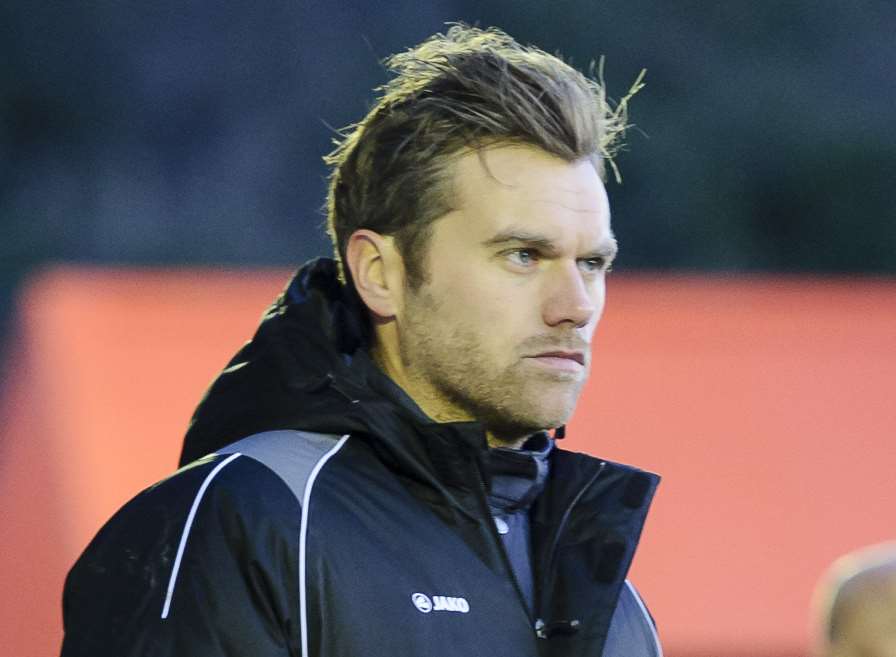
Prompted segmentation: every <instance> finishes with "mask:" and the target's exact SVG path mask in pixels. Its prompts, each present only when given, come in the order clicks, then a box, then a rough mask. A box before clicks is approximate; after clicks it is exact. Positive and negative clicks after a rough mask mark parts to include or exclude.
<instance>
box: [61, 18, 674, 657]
mask: <svg viewBox="0 0 896 657" xmlns="http://www.w3.org/2000/svg"><path fill="white" fill-rule="evenodd" d="M389 64H390V66H391V67H392V68H393V69H394V70H395V71H396V73H397V77H396V78H395V80H394V81H393V82H391V83H390V84H389V85H388V86H387V87H385V89H384V90H383V95H382V98H380V100H379V102H378V103H377V104H376V106H375V107H374V108H373V109H372V110H371V111H370V113H369V114H368V115H367V116H366V117H365V118H364V119H363V120H362V121H361V122H360V123H359V124H357V125H356V126H354V127H353V128H352V129H351V130H350V131H349V132H348V134H347V135H346V136H345V139H344V141H343V142H342V143H341V144H340V146H339V147H338V148H337V150H336V151H335V152H334V153H333V154H332V155H331V156H330V157H329V163H330V164H331V165H332V167H333V175H332V180H331V185H330V193H329V226H330V233H331V235H332V237H333V241H334V244H335V250H336V254H337V261H331V260H318V261H315V262H312V263H310V264H308V265H306V266H305V267H304V268H302V269H301V270H300V271H299V272H298V274H297V276H296V277H295V279H294V280H293V281H292V282H291V283H290V284H289V285H288V287H287V288H286V290H285V291H284V293H283V294H282V296H281V297H280V298H279V299H278V300H277V301H276V302H275V304H274V305H273V307H272V308H271V309H270V310H269V311H268V313H267V315H266V316H265V318H264V320H263V322H262V324H261V326H260V328H259V329H258V332H257V333H256V335H255V336H254V338H253V339H252V341H251V342H250V343H248V344H247V345H246V346H245V347H244V348H243V349H242V350H241V351H240V352H239V353H238V354H237V355H236V356H235V357H234V359H233V360H232V361H231V363H230V365H229V366H228V367H227V368H226V369H225V370H224V372H223V373H222V374H221V375H220V376H219V377H218V379H217V380H216V381H215V382H214V384H213V385H212V386H211V388H210V390H209V391H208V393H207V395H206V397H205V399H204V400H203V402H202V403H201V404H200V406H199V408H198V409H197V411H196V413H195V415H194V417H193V421H192V424H191V426H190V430H189V432H188V434H187V437H186V440H185V443H184V450H183V455H182V465H183V466H184V467H183V468H182V469H181V470H180V471H178V472H177V473H176V474H175V475H174V476H172V477H171V478H169V479H167V480H165V481H163V482H161V483H159V484H158V485H156V486H155V487H153V488H151V489H149V490H148V491H145V492H144V493H142V494H141V495H139V496H138V497H136V498H135V499H134V500H133V501H131V502H130V503H129V504H128V505H127V506H125V507H124V509H123V510H122V511H120V512H119V513H118V514H117V515H116V516H115V517H114V518H113V519H112V520H111V521H110V522H109V523H108V524H107V525H106V526H105V527H104V528H103V529H102V530H101V531H100V533H99V534H98V536H97V537H96V539H95V540H94V541H93V542H92V543H91V545H90V546H89V547H88V549H87V551H86V552H85V554H84V555H83V556H82V557H81V559H80V560H79V561H78V563H77V564H76V565H75V567H74V568H73V570H72V572H71V574H70V576H69V578H68V581H67V587H66V592H65V598H64V613H65V627H66V638H65V642H64V645H63V655H65V657H74V656H75V655H91V656H92V657H96V656H97V655H117V656H122V655H194V656H205V655H225V654H226V655H246V656H249V655H251V656H253V657H266V656H271V657H273V656H280V655H302V656H310V655H314V656H322V657H332V656H336V655H339V656H345V657H349V656H351V657H359V656H361V655H363V656H365V657H366V656H370V655H374V656H375V655H389V656H394V655H401V656H406V657H411V656H413V657H425V656H427V655H446V656H447V655H451V656H464V657H470V656H474V655H487V656H489V657H505V656H506V657H522V656H524V655H531V656H535V655H550V656H561V655H564V656H565V655H570V656H572V655H576V656H579V655H582V656H584V655H589V656H595V657H597V656H599V655H606V656H614V657H623V656H624V657H639V656H642V655H644V656H647V655H652V656H656V655H660V654H661V653H660V648H659V644H658V641H657V639H656V633H655V631H654V626H653V622H652V620H651V619H650V617H649V615H648V614H647V612H646V609H645V608H644V606H643V603H642V602H641V600H640V598H639V597H638V596H637V594H636V593H635V591H634V589H633V588H632V586H631V585H630V584H629V583H628V582H627V581H626V579H625V578H626V572H627V570H628V567H629V564H630V562H631V559H632V557H633V554H634V551H635V547H636V545H637V541H638V537H639V535H640V532H641V527H642V524H643V522H644V518H645V516H646V513H647V506H648V504H649V502H650V499H651V498H652V496H653V492H654V489H655V487H656V484H657V477H656V476H655V475H651V474H648V473H644V472H641V471H639V470H635V469H633V468H629V467H626V466H622V465H617V464H614V463H609V462H605V461H602V460H599V459H596V458H592V457H589V456H585V455H582V454H575V453H571V452H567V451H564V450H562V449H560V448H558V447H557V446H555V444H554V438H553V437H551V435H549V433H548V432H547V431H546V430H548V429H559V430H558V431H557V432H555V433H554V436H555V437H560V436H561V435H562V427H563V425H564V423H565V422H566V420H567V418H568V417H569V416H570V414H571V413H572V410H573V407H574V405H575V403H576V400H577V398H578V396H579V393H580V391H581V388H582V385H583V384H584V382H585V379H586V377H587V373H588V371H589V368H590V365H591V353H590V343H591V338H592V335H593V332H594V329H595V327H596V326H597V323H598V320H599V318H600V315H601V312H602V309H603V305H604V284H605V277H606V273H607V271H608V269H609V267H610V264H611V262H612V260H613V257H614V255H615V252H616V242H615V240H614V239H613V233H612V231H611V229H610V212H609V207H608V203H607V196H606V192H605V190H604V186H603V183H602V179H601V174H602V173H603V172H604V169H605V165H606V163H607V161H608V157H609V155H610V154H611V152H612V147H613V142H614V139H615V137H616V136H618V133H619V132H620V131H621V129H622V128H623V127H624V116H623V114H624V112H617V113H612V112H610V111H609V110H608V108H607V105H606V103H605V101H604V96H603V91H602V89H601V88H600V86H599V85H598V84H597V83H596V82H594V81H589V80H588V79H586V78H585V77H584V76H582V75H581V74H579V73H578V72H576V71H575V70H573V69H572V68H570V67H569V66H567V65H565V64H564V63H562V62H561V61H560V60H558V59H557V58H555V57H552V56H550V55H547V54H545V53H544V52H541V51H539V50H535V49H529V48H523V47H521V46H520V45H518V44H517V43H516V42H514V41H513V40H512V39H511V38H510V37H508V36H507V35H505V34H503V33H501V32H498V31H495V30H492V31H482V30H478V29H471V28H466V27H462V26H455V27H452V28H451V29H450V30H449V31H448V32H447V34H446V35H436V36H435V37H433V38H432V39H430V40H428V41H426V42H424V43H423V44H421V45H420V46H418V47H417V48H415V49H413V50H411V51H409V52H407V53H403V54H400V55H397V56H395V57H393V58H392V59H391V60H389Z"/></svg>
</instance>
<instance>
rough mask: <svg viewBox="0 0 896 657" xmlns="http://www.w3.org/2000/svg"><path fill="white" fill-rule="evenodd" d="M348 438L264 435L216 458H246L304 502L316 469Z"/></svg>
mask: <svg viewBox="0 0 896 657" xmlns="http://www.w3.org/2000/svg"><path fill="white" fill-rule="evenodd" d="M346 437H347V436H340V435H337V434H329V433H314V432H311V431H293V430H281V431H263V432H262V433H256V434H253V435H251V436H248V437H246V438H243V439H241V440H238V441H237V442H235V443H231V444H230V445H228V446H227V447H224V448H223V449H220V450H218V451H217V452H216V453H217V454H243V455H244V456H248V457H250V458H252V459H255V460H256V461H258V462H259V463H262V464H264V465H265V466H267V467H268V468H270V469H271V470H272V471H273V472H274V473H276V474H277V475H278V476H279V477H280V478H281V479H282V480H283V481H284V482H285V483H286V485H287V486H289V488H290V490H291V491H292V493H293V495H295V496H296V499H297V500H299V501H300V502H301V501H302V498H303V495H304V492H305V487H306V485H307V483H308V480H309V479H310V478H312V476H313V475H314V473H315V469H316V468H318V466H319V465H321V464H323V463H324V462H325V461H326V459H327V458H328V457H329V455H330V454H331V453H332V452H334V451H335V450H336V449H338V447H339V446H340V445H341V442H342V441H343V440H344V439H345V438H346Z"/></svg>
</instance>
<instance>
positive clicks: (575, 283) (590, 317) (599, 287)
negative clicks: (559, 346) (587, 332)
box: [542, 262, 605, 328]
mask: <svg viewBox="0 0 896 657" xmlns="http://www.w3.org/2000/svg"><path fill="white" fill-rule="evenodd" d="M556 265H557V267H556V270H555V271H554V272H552V274H553V275H552V276H550V277H549V279H548V280H547V281H546V283H545V289H544V300H543V304H542V316H543V319H544V322H545V324H547V325H548V326H558V325H561V324H564V323H566V324H570V325H574V326H575V327H576V328H583V327H585V326H588V324H589V323H592V322H595V323H596V320H597V319H599V317H600V313H601V311H602V309H603V303H604V294H605V291H604V290H605V287H604V277H603V275H602V274H601V275H598V276H596V277H595V278H593V279H586V278H585V277H584V276H583V275H582V272H581V271H580V270H579V267H578V264H577V263H575V262H572V263H559V262H558V263H556Z"/></svg>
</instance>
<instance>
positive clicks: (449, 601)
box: [411, 593, 470, 614]
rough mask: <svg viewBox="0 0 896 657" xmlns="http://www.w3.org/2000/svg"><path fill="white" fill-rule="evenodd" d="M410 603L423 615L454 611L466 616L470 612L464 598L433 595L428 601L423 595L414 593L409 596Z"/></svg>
mask: <svg viewBox="0 0 896 657" xmlns="http://www.w3.org/2000/svg"><path fill="white" fill-rule="evenodd" d="M411 602H413V603H414V606H415V607H417V610H418V611H419V612H421V613H424V614H428V613H429V612H431V611H456V612H459V613H461V614H466V613H467V612H469V611H470V603H469V602H467V601H466V599H465V598H452V597H451V596H448V595H434V596H432V599H430V597H429V596H428V595H426V594H425V593H414V594H412V595H411Z"/></svg>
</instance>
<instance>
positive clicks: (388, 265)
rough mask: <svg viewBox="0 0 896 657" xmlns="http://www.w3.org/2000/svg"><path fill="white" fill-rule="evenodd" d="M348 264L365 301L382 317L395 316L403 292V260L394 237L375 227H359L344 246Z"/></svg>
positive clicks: (399, 306)
mask: <svg viewBox="0 0 896 657" xmlns="http://www.w3.org/2000/svg"><path fill="white" fill-rule="evenodd" d="M345 260H346V263H345V264H346V265H347V266H348V268H349V271H351V274H352V280H353V281H354V283H355V289H357V290H358V295H359V296H360V297H361V300H362V301H364V305H366V306H367V308H368V309H370V312H372V313H373V314H374V316H375V317H376V318H378V319H381V320H387V319H391V318H393V317H395V315H396V314H397V313H398V311H399V310H400V308H401V304H402V299H403V292H404V262H403V261H402V259H401V255H400V254H399V253H398V249H396V247H395V243H394V240H393V239H392V238H391V237H389V236H387V235H380V234H379V233H376V232H374V231H372V230H367V229H366V228H362V229H360V230H356V231H355V232H354V233H352V234H351V235H350V236H349V238H348V244H347V245H346V248H345Z"/></svg>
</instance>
